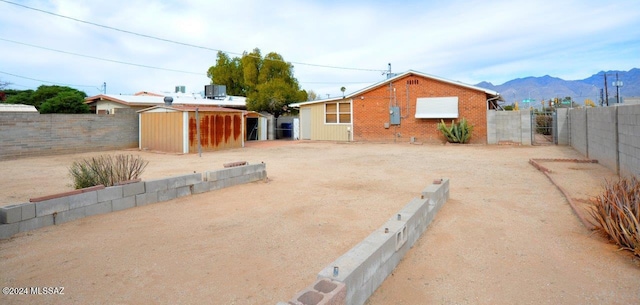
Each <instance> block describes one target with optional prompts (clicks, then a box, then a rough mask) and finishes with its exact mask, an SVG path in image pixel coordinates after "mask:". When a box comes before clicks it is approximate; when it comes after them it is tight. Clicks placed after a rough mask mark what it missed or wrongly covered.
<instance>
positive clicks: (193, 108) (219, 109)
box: [137, 105, 246, 113]
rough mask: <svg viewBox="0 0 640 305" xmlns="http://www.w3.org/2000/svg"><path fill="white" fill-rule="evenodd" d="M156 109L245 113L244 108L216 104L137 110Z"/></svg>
mask: <svg viewBox="0 0 640 305" xmlns="http://www.w3.org/2000/svg"><path fill="white" fill-rule="evenodd" d="M155 109H167V110H174V111H182V112H195V111H196V109H197V110H198V111H199V112H234V113H245V112H246V111H244V110H238V109H232V108H224V107H215V106H192V105H171V106H167V105H159V106H153V107H150V108H147V109H142V110H138V111H137V112H138V113H140V112H147V111H152V110H155Z"/></svg>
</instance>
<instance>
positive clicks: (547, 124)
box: [531, 110, 558, 145]
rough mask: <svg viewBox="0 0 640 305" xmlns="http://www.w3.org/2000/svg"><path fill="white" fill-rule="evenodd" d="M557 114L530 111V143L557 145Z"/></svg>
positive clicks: (553, 112) (554, 112)
mask: <svg viewBox="0 0 640 305" xmlns="http://www.w3.org/2000/svg"><path fill="white" fill-rule="evenodd" d="M557 124H558V113H557V112H556V111H553V110H551V111H539V110H533V111H531V140H532V141H531V142H532V144H533V145H554V144H558V125H557Z"/></svg>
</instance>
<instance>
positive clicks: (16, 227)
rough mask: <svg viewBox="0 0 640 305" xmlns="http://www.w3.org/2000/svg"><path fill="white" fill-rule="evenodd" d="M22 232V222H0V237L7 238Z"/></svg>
mask: <svg viewBox="0 0 640 305" xmlns="http://www.w3.org/2000/svg"><path fill="white" fill-rule="evenodd" d="M18 232H20V223H17V222H16V223H7V224H0V239H7V238H9V237H11V236H13V235H16V234H18Z"/></svg>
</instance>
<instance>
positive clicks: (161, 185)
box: [144, 179, 169, 193]
mask: <svg viewBox="0 0 640 305" xmlns="http://www.w3.org/2000/svg"><path fill="white" fill-rule="evenodd" d="M144 188H145V192H147V193H152V192H158V191H164V190H167V189H168V188H169V186H168V179H157V180H149V181H145V182H144Z"/></svg>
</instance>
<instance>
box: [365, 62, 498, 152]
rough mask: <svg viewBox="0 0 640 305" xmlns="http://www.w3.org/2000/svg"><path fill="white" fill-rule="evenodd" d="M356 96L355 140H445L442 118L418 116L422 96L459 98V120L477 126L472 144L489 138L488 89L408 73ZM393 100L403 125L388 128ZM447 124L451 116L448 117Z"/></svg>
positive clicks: (474, 129) (474, 128) (474, 127)
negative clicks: (386, 125) (417, 103)
mask: <svg viewBox="0 0 640 305" xmlns="http://www.w3.org/2000/svg"><path fill="white" fill-rule="evenodd" d="M392 88H395V94H394V95H395V96H394V97H393V98H392V95H393V94H390V92H392V93H393V92H394V91H393V90H392V89H391V88H390V86H389V85H388V84H387V85H384V86H381V87H379V88H376V89H374V90H371V91H369V92H366V93H364V94H362V95H361V96H356V97H354V98H353V126H354V130H353V132H354V133H353V137H354V140H355V141H381V142H393V141H394V140H395V141H406V142H408V141H409V139H410V138H411V137H415V138H416V141H419V142H444V141H445V139H444V137H443V136H442V134H441V133H440V132H439V131H438V130H437V125H438V122H440V120H439V119H416V118H415V113H416V100H417V98H419V97H450V96H457V97H458V113H459V119H460V118H466V119H467V121H468V122H469V124H471V125H472V126H473V135H472V137H471V143H486V141H487V117H486V115H487V102H486V94H485V93H484V92H480V91H475V90H471V89H468V88H465V87H461V86H455V85H452V84H448V83H445V82H441V81H437V80H433V79H429V78H423V77H420V76H416V75H407V76H406V77H404V78H400V79H398V80H396V81H394V82H393V83H392ZM390 101H391V104H392V105H393V106H399V107H400V112H401V117H402V118H401V121H400V125H397V126H393V125H392V126H390V127H389V128H388V129H387V128H384V123H386V122H389V106H390ZM445 122H446V123H447V124H450V123H451V119H445Z"/></svg>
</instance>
